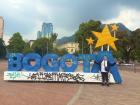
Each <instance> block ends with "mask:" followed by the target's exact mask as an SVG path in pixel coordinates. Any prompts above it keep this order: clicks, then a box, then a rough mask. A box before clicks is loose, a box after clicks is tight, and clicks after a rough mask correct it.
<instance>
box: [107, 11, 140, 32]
mask: <svg viewBox="0 0 140 105" xmlns="http://www.w3.org/2000/svg"><path fill="white" fill-rule="evenodd" d="M104 23H107V24H109V23H123V24H124V25H126V26H127V27H128V28H129V29H131V30H135V29H137V28H140V11H138V10H135V9H131V8H123V9H122V10H121V11H120V13H119V15H118V16H117V17H116V18H113V19H110V20H106V21H104Z"/></svg>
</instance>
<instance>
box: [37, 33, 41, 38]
mask: <svg viewBox="0 0 140 105" xmlns="http://www.w3.org/2000/svg"><path fill="white" fill-rule="evenodd" d="M41 37H42V32H41V31H37V39H39V38H41Z"/></svg>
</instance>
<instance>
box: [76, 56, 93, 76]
mask: <svg viewBox="0 0 140 105" xmlns="http://www.w3.org/2000/svg"><path fill="white" fill-rule="evenodd" d="M78 57H79V60H83V71H84V72H87V73H89V72H90V60H93V59H94V58H95V56H94V54H79V56H78Z"/></svg>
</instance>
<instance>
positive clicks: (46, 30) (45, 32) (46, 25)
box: [42, 22, 53, 37]
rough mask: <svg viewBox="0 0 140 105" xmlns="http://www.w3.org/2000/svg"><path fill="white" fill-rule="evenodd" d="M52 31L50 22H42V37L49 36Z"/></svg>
mask: <svg viewBox="0 0 140 105" xmlns="http://www.w3.org/2000/svg"><path fill="white" fill-rule="evenodd" d="M52 33H53V25H52V23H45V22H44V23H43V24H42V37H50V35H51V34H52Z"/></svg>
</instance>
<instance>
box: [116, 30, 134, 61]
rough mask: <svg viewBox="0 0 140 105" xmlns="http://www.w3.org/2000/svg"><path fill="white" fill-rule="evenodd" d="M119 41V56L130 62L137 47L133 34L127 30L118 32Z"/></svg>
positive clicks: (117, 53) (117, 55) (117, 54)
mask: <svg viewBox="0 0 140 105" xmlns="http://www.w3.org/2000/svg"><path fill="white" fill-rule="evenodd" d="M117 38H118V39H119V41H118V42H117V47H118V51H117V52H115V56H116V57H117V58H121V59H123V60H125V62H126V63H129V62H130V60H132V53H133V52H134V50H135V48H136V43H135V39H134V36H133V34H132V33H131V34H128V33H127V31H121V32H117Z"/></svg>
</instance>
